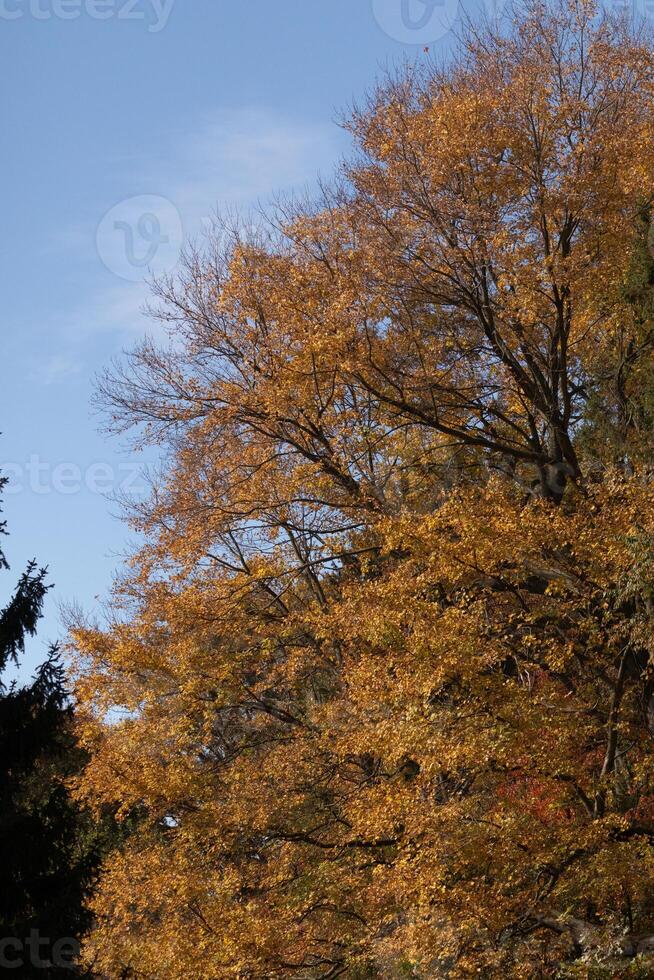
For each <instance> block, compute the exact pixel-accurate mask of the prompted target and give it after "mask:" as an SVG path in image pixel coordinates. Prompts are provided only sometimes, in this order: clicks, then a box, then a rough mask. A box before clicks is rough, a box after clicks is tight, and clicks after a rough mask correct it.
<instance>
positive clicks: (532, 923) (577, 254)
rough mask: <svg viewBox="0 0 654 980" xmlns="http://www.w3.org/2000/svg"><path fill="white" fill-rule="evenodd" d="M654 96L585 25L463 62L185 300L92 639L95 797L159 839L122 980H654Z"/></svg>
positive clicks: (381, 117)
mask: <svg viewBox="0 0 654 980" xmlns="http://www.w3.org/2000/svg"><path fill="white" fill-rule="evenodd" d="M653 73H654V52H653V50H652V48H651V46H650V44H649V42H648V41H647V39H646V38H643V37H639V36H637V35H635V34H634V33H633V32H631V31H630V29H629V27H628V25H627V23H626V22H624V21H621V20H616V19H613V18H610V17H600V16H599V15H598V13H597V11H596V10H595V8H594V7H593V6H591V5H589V4H586V3H577V4H574V3H573V4H568V3H561V4H559V5H557V6H556V7H555V8H554V9H549V8H547V9H546V8H544V7H542V6H540V5H528V6H526V7H524V8H522V9H521V10H520V11H519V12H518V14H517V16H516V18H515V19H514V21H513V22H512V23H511V24H510V25H506V27H505V28H504V29H502V30H499V31H495V30H493V29H490V28H488V29H484V30H483V31H479V32H477V31H474V30H469V31H468V33H467V35H466V36H465V38H464V39H463V40H462V42H461V46H460V51H459V54H458V56H457V57H456V58H455V59H454V60H453V61H452V62H451V63H450V64H449V65H448V66H447V67H446V68H443V69H441V68H439V67H437V66H436V65H433V64H429V65H428V66H427V67H413V68H410V69H408V70H405V71H403V72H402V73H400V74H399V75H398V76H397V77H394V78H391V79H389V80H387V81H386V82H385V83H384V84H382V85H381V86H380V87H379V88H378V90H377V91H376V92H375V93H374V94H373V95H372V97H371V98H370V100H369V102H368V103H367V105H366V106H365V107H363V108H362V109H360V110H359V111H357V112H356V113H355V114H354V115H353V117H352V118H351V120H350V122H349V126H350V129H351V132H352V135H353V139H354V142H355V145H356V148H357V149H356V152H355V154H354V155H353V157H352V159H351V160H350V161H349V162H348V163H347V164H345V165H344V167H343V171H342V174H341V175H340V177H339V179H338V180H337V181H335V182H334V185H333V186H332V187H331V188H329V189H326V190H325V192H324V194H323V196H322V198H321V200H320V201H318V202H312V203H311V202H310V203H302V204H294V205H289V206H286V207H281V208H280V209H279V210H278V211H277V213H276V214H275V215H274V216H273V217H272V218H271V219H270V221H269V223H268V224H267V225H266V226H264V227H262V229H261V230H260V232H259V233H257V234H250V235H244V234H241V233H239V232H238V230H236V231H234V232H233V233H232V234H231V235H230V236H228V237H226V236H225V235H224V234H223V235H221V236H220V237H219V238H218V239H216V241H214V242H213V243H209V245H208V247H207V249H206V250H205V251H202V252H197V253H190V254H189V255H188V256H187V258H186V263H185V268H184V271H183V273H182V274H181V276H180V277H179V278H178V279H175V280H170V281H163V282H160V283H159V284H158V286H157V295H158V300H159V302H158V303H157V304H156V309H155V310H154V311H153V312H155V314H156V315H158V316H159V317H160V318H162V319H163V320H164V322H165V323H167V325H168V326H169V328H170V332H171V344H170V347H169V348H168V349H158V348H156V347H155V346H153V345H152V344H150V343H146V344H144V345H143V346H142V347H141V348H139V349H138V350H137V351H135V353H134V354H133V355H132V357H131V358H130V360H129V363H128V364H127V365H124V366H122V367H119V368H117V369H116V371H115V372H113V374H112V375H111V376H110V377H109V378H107V380H106V381H105V384H104V386H103V391H104V396H105V397H106V399H107V400H108V403H109V405H110V407H111V421H112V423H113V425H114V426H115V427H117V428H122V427H125V428H127V427H134V426H135V427H136V428H137V431H139V432H140V435H139V438H141V439H142V440H144V441H145V442H146V443H147V442H155V443H157V444H158V445H159V446H160V447H161V449H162V455H163V456H164V467H163V470H162V473H161V474H160V476H159V477H158V478H157V479H156V480H155V482H154V486H153V491H152V494H151V497H150V499H149V500H148V502H147V504H145V505H144V506H142V507H141V508H139V509H137V510H135V511H134V512H133V513H132V515H131V519H132V521H133V523H134V525H135V526H136V527H137V528H138V529H139V530H140V531H141V532H143V534H144V536H145V544H144V546H143V548H142V549H141V550H140V552H139V553H138V554H136V555H135V556H134V559H133V561H132V563H131V564H130V567H129V568H128V569H127V570H126V572H125V574H124V576H123V579H122V580H121V582H120V584H119V585H118V586H117V588H116V590H115V594H114V597H113V606H114V609H115V615H114V618H113V620H112V621H110V622H108V623H107V624H106V625H105V626H104V627H102V628H100V627H99V626H98V627H97V628H96V627H94V628H91V627H89V626H84V625H81V624H77V625H75V624H73V626H74V628H73V641H74V646H75V650H76V655H77V696H78V698H79V701H80V706H81V714H80V723H79V728H80V736H81V738H82V739H83V742H84V745H85V747H86V750H87V751H88V752H89V753H90V759H91V761H90V763H89V765H88V767H87V769H86V771H85V773H84V775H83V777H82V779H81V780H80V783H79V790H78V791H79V793H80V794H81V796H82V797H83V798H84V799H86V800H88V801H90V802H91V803H92V804H93V805H95V806H103V805H116V804H118V805H120V806H121V807H122V808H123V810H124V812H125V813H128V812H130V811H131V810H132V809H133V808H135V807H137V808H139V809H140V811H141V812H143V813H144V814H145V816H144V818H143V820H142V822H141V823H140V826H139V832H138V833H137V834H135V835H133V836H132V837H131V838H130V840H129V842H128V844H127V846H126V847H125V848H124V849H123V851H122V852H121V854H120V855H114V856H112V857H111V859H110V860H108V861H107V862H106V865H105V867H104V871H103V874H102V877H101V882H100V887H99V889H98V893H97V896H96V899H95V902H94V911H95V915H96V927H95V929H94V930H93V931H92V933H91V934H90V936H89V938H88V942H87V946H86V955H87V957H88V958H89V960H93V961H94V962H95V963H96V965H97V967H98V968H99V969H100V970H101V972H102V975H103V976H107V977H120V976H125V975H129V976H134V977H143V978H150V977H161V976H165V977H171V978H175V977H180V978H181V977H186V976H189V975H192V976H197V977H206V978H215V977H221V978H222V977H238V978H268V977H279V978H281V977H292V976H297V977H298V978H303V980H304V978H306V980H318V978H321V980H327V978H332V977H336V976H347V977H350V978H366V977H368V978H372V977H380V978H381V977H384V978H385V977H396V976H397V977H401V976H415V977H425V978H428V977H437V976H451V977H465V976H472V975H482V976H484V977H489V978H490V977H498V978H499V977H505V976H515V977H525V978H526V977H547V976H557V975H558V976H591V975H592V976H606V977H615V976H621V975H624V976H637V975H638V972H637V971H638V970H641V975H643V976H647V975H651V971H652V969H654V967H652V962H651V959H648V956H649V953H650V951H651V950H652V949H654V899H653V898H652V895H653V894H654V891H653V888H652V885H653V883H654V851H653V850H652V842H653V839H654V786H653V785H652V762H653V761H654V746H653V744H652V733H653V731H654V727H653V721H652V719H653V717H654V701H653V694H654V677H653V675H652V670H651V655H652V641H651V626H652V596H653V594H654V571H653V569H654V564H653V562H654V550H653V542H654V516H653V515H654V509H653V504H654V488H653V487H652V484H651V476H650V467H651V460H650V447H651V440H652V425H651V418H652V396H651V391H652V378H653V377H654V373H653V370H652V368H653V364H652V345H653V342H654V333H653V330H654V320H653V319H652V309H653V297H654V294H653V292H652V289H653V283H654V275H653V273H652V269H653V260H652V252H651V247H652V241H651V235H650V214H651V210H650V209H651V202H652V200H653V192H654V178H653V176H652V175H653V174H654V169H653V166H652V164H653V159H652V157H653V156H654V109H653V104H652V85H653V82H654V74H653ZM648 971H650V972H649V973H648Z"/></svg>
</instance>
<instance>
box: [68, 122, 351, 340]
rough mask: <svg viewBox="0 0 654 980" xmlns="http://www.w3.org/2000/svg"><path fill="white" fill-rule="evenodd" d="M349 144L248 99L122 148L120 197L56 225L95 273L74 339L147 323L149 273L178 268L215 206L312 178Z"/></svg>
mask: <svg viewBox="0 0 654 980" xmlns="http://www.w3.org/2000/svg"><path fill="white" fill-rule="evenodd" d="M342 145H343V136H342V134H341V133H340V131H339V130H338V129H337V127H336V126H334V125H331V124H323V123H307V122H298V121H294V120H290V119H285V118H280V117H279V116H276V115H274V114H271V113H269V112H266V111H264V110H263V109H258V108H243V109H239V110H236V109H233V110H222V111H220V112H216V113H214V114H213V115H211V116H206V117H204V118H202V119H200V120H199V121H196V125H195V126H193V127H188V128H187V129H186V130H185V131H180V132H178V133H177V134H176V135H175V136H174V137H171V138H170V139H169V142H168V143H167V144H164V145H163V146H160V147H159V148H158V149H157V150H156V151H155V152H153V153H152V154H151V155H149V156H144V155H143V154H142V153H140V154H138V155H136V156H135V157H133V158H132V159H126V158H124V157H123V158H121V159H120V160H119V161H117V162H116V167H115V168H114V182H113V183H114V186H115V188H116V191H117V193H116V196H115V197H114V198H113V200H112V199H107V200H106V201H105V202H104V208H102V207H100V208H99V209H98V211H99V213H98V214H97V215H95V216H94V218H93V219H89V220H86V221H84V222H81V223H77V224H75V225H71V226H69V227H68V228H65V229H63V230H61V231H60V232H59V233H58V234H57V237H56V247H57V248H58V249H63V250H66V251H67V252H69V253H71V254H72V255H74V256H75V261H78V262H80V263H83V264H84V268H85V270H86V272H87V280H88V281H92V282H93V283H94V286H93V289H92V291H91V293H90V295H88V296H87V297H86V298H85V299H84V301H83V303H81V304H80V306H79V308H77V309H75V310H70V311H69V312H68V313H67V315H66V316H65V317H64V318H63V319H64V323H60V326H61V327H63V328H64V331H65V333H67V334H68V336H69V338H71V339H72V337H77V338H80V339H82V338H83V337H84V336H87V337H88V334H89V332H95V331H102V332H105V331H108V330H109V331H116V332H118V333H121V334H122V333H124V332H125V331H128V330H130V329H136V330H137V331H143V330H144V327H145V324H144V320H143V317H142V316H141V315H140V311H141V309H142V307H143V305H144V302H145V301H146V299H147V296H148V286H147V280H148V279H149V277H150V275H151V274H152V272H154V273H157V272H161V271H171V270H172V269H173V268H174V266H175V264H176V261H177V258H178V255H179V250H180V247H181V245H182V244H183V242H184V241H188V240H189V239H195V240H197V239H198V238H201V236H202V234H203V232H204V231H206V229H207V228H208V227H209V226H210V224H211V221H212V219H213V217H214V216H215V214H216V213H217V212H218V213H220V212H224V211H234V210H236V211H241V212H244V213H246V212H247V211H248V210H249V209H251V208H253V207H255V206H257V205H259V204H265V203H266V202H268V201H269V200H270V199H271V198H272V197H273V196H274V195H276V194H277V193H280V192H281V193H287V192H291V191H301V190H304V189H305V188H307V187H310V186H311V185H312V184H313V183H314V182H315V179H316V177H317V175H318V173H319V172H320V171H321V170H325V169H329V168H331V167H332V166H333V163H334V161H335V159H336V158H337V157H338V155H339V152H340V151H341V149H342ZM58 319H59V318H58Z"/></svg>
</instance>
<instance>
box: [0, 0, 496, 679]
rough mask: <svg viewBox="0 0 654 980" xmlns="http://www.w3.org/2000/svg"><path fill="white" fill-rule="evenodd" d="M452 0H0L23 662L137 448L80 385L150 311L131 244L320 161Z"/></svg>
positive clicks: (11, 429) (56, 629)
mask: <svg viewBox="0 0 654 980" xmlns="http://www.w3.org/2000/svg"><path fill="white" fill-rule="evenodd" d="M493 2H494V0H487V6H486V9H487V10H491V11H492V4H493ZM456 4H457V0H439V2H434V0H277V2H276V3H275V2H272V0H0V65H1V66H2V67H1V69H0V71H1V73H2V83H3V84H2V96H1V101H0V114H1V124H2V132H3V136H4V139H3V144H4V147H3V153H2V156H1V158H0V187H2V190H3V194H2V199H3V207H2V236H1V239H0V248H1V261H0V289H1V296H2V339H3V345H2V346H3V357H2V360H1V361H0V364H1V368H0V371H1V385H0V393H1V398H2V406H1V411H0V429H1V430H2V432H3V435H2V437H1V439H0V467H1V468H2V469H3V470H4V471H5V473H6V474H7V475H8V476H9V478H10V481H11V484H10V492H9V493H8V494H6V496H5V501H4V511H5V517H6V518H7V520H8V522H9V528H10V532H11V537H10V538H9V540H8V541H7V543H6V551H7V555H8V558H9V560H10V561H11V564H12V573H11V577H10V576H9V575H7V574H4V575H3V576H2V577H1V578H0V583H1V584H0V599H4V598H6V597H7V596H8V593H9V590H10V588H11V586H12V583H13V581H14V580H15V578H16V576H17V574H18V573H19V571H20V570H21V567H22V566H23V565H24V563H25V561H26V560H27V559H28V558H30V557H32V556H35V557H36V558H37V559H38V560H39V561H40V562H42V563H47V564H48V565H49V567H50V571H51V578H52V580H53V582H54V583H55V585H56V588H55V590H54V591H53V592H52V594H51V596H50V598H49V601H48V604H47V610H46V617H45V621H44V624H43V628H42V629H41V632H40V637H39V639H38V640H37V641H36V642H35V643H34V644H33V645H32V647H31V650H30V657H29V660H28V666H32V665H33V664H34V663H35V662H36V660H38V659H39V658H40V657H41V656H42V655H43V652H44V648H45V643H46V642H47V641H48V640H50V639H55V638H56V637H57V636H58V635H60V633H61V626H60V622H59V611H58V603H59V602H64V603H69V602H73V601H74V602H78V603H80V604H81V605H82V606H83V607H84V608H85V609H87V610H88V611H89V612H93V610H94V608H97V604H98V599H97V597H102V596H105V595H106V594H107V590H108V586H109V584H110V581H111V577H112V573H113V572H114V570H115V569H116V568H117V567H118V565H119V563H120V555H121V553H123V552H124V551H125V548H126V545H127V542H128V532H127V530H126V529H125V527H124V526H123V525H122V524H121V523H120V522H119V521H118V520H117V519H116V517H115V516H114V512H115V507H114V506H113V505H111V504H110V503H109V502H108V501H107V499H106V497H105V495H104V493H103V492H102V491H104V490H106V489H107V488H108V487H109V486H110V485H116V484H117V483H124V482H125V481H130V480H132V479H133V471H134V467H135V465H138V463H139V462H140V461H139V460H135V459H134V458H133V457H131V456H130V455H129V454H124V453H122V452H121V446H120V444H119V443H117V442H115V441H108V440H107V439H106V438H105V437H103V436H101V435H99V434H98V431H97V425H98V423H97V419H95V418H93V416H92V414H91V409H90V399H91V395H92V391H93V385H94V381H93V379H94V375H95V374H96V372H97V371H99V370H101V369H102V367H103V366H104V365H106V364H107V362H108V361H109V360H110V358H111V357H113V356H115V355H117V354H119V353H120V352H121V350H123V349H125V348H128V347H130V346H131V345H132V344H133V343H134V342H135V341H136V340H137V339H138V338H139V337H140V336H142V335H143V334H144V333H145V332H146V331H147V330H148V323H147V321H146V320H145V319H144V317H143V316H142V315H141V314H140V312H139V311H140V307H141V306H142V303H143V302H144V300H145V299H146V298H147V289H146V287H145V286H144V282H143V280H144V279H145V278H146V275H147V269H146V267H145V264H144V263H145V262H146V261H147V260H148V259H150V258H151V259H152V266H153V267H154V268H155V270H156V269H164V268H167V269H170V268H171V267H172V266H174V263H175V259H176V254H177V249H178V247H179V244H180V243H181V241H182V239H183V238H184V236H189V235H190V236H193V237H195V236H197V235H198V234H199V233H200V232H201V230H202V227H203V222H204V220H206V218H207V217H208V216H210V215H211V214H212V212H214V211H215V209H216V208H218V209H224V208H228V207H230V208H231V207H235V206H236V207H241V208H247V206H248V205H251V204H252V203H254V202H256V201H265V200H266V198H267V197H269V196H270V195H271V194H272V193H274V192H275V191H279V190H290V189H292V188H304V187H305V186H307V185H308V186H311V184H312V183H313V182H314V181H315V178H316V175H317V174H318V173H322V174H323V175H325V176H328V175H329V174H330V172H331V171H332V169H333V166H334V164H335V163H336V161H337V160H338V158H339V157H340V156H341V155H342V154H343V153H344V152H347V139H346V137H345V136H344V134H343V133H342V132H341V131H340V129H339V128H338V126H337V125H336V122H335V120H336V119H337V118H338V116H339V114H340V112H341V110H343V109H346V108H347V106H348V105H349V104H351V102H352V100H353V99H355V98H357V97H360V96H362V95H363V94H364V92H365V90H366V89H367V88H369V87H370V85H371V84H372V83H373V81H374V79H375V77H376V76H378V75H379V74H380V72H381V71H382V70H383V68H384V66H386V65H389V64H393V63H396V62H398V61H400V60H401V59H402V58H405V57H409V58H414V57H424V54H423V47H424V46H425V45H426V44H428V45H430V47H431V50H432V51H433V52H435V53H436V54H438V52H439V51H441V50H445V51H446V50H447V49H448V46H449V44H450V42H451V36H450V34H449V33H448V27H449V26H451V24H452V23H453V22H454V20H455V18H456V16H457V5H456ZM467 9H468V10H470V8H469V7H468V8H467Z"/></svg>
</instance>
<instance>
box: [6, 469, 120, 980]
mask: <svg viewBox="0 0 654 980" xmlns="http://www.w3.org/2000/svg"><path fill="white" fill-rule="evenodd" d="M4 483H5V481H4V480H2V479H0V491H1V489H2V486H4ZM0 533H2V534H5V533H6V528H5V523H4V522H3V523H1V524H0ZM8 567H9V566H8V564H7V561H6V560H5V557H4V554H3V552H2V551H1V550H0V569H1V570H7V569H8ZM48 589H49V585H48V584H47V582H46V569H44V568H39V567H38V566H37V565H36V564H35V563H34V562H32V563H30V564H29V565H28V567H27V569H26V571H25V572H24V573H23V575H22V576H21V578H20V580H19V582H18V585H17V587H16V588H15V591H14V593H13V595H12V597H11V599H10V601H9V602H8V604H7V605H6V607H5V608H4V609H3V610H2V612H0V969H3V970H4V969H9V970H13V971H14V975H16V976H20V977H36V976H38V977H52V978H58V977H71V975H75V973H76V972H77V973H78V975H79V971H77V970H76V968H75V967H74V966H72V963H71V961H72V960H74V950H75V945H76V941H77V937H79V936H80V935H81V934H82V933H83V931H84V930H85V928H86V926H87V924H88V922H87V913H86V912H85V908H84V903H85V896H86V894H87V892H88V890H89V887H90V885H91V883H92V879H93V875H94V872H95V869H96V867H97V864H98V860H99V856H100V853H101V852H102V850H103V833H104V829H103V828H102V827H100V828H99V827H98V826H97V824H95V823H94V822H92V821H91V818H90V817H89V815H88V814H85V813H83V812H81V811H80V810H79V809H78V807H77V806H76V805H75V803H74V802H73V801H72V800H71V798H70V796H69V793H68V790H67V788H66V778H67V777H68V776H70V775H72V774H73V773H74V772H76V771H79V769H80V767H81V766H82V765H83V761H84V760H83V757H82V754H81V752H80V750H79V749H78V747H77V746H76V744H75V740H74V736H73V733H72V720H73V719H72V707H71V704H70V701H69V698H68V695H67V691H66V687H65V679H64V673H63V667H62V664H61V662H60V657H59V653H58V651H57V649H56V647H53V648H51V650H50V652H49V655H48V657H47V659H46V660H45V662H44V663H43V664H42V665H41V666H40V667H39V668H38V670H37V671H36V674H35V676H34V677H33V679H32V681H31V683H27V684H18V683H17V682H15V681H14V682H12V683H11V684H9V685H7V684H6V683H5V682H4V681H3V680H2V677H3V675H4V676H6V670H7V668H9V667H10V666H11V665H12V664H14V665H18V664H19V663H20V659H21V657H22V655H23V654H24V652H25V643H26V640H27V639H28V638H29V637H32V636H34V634H35V632H36V627H37V623H38V620H39V619H40V617H41V614H42V608H43V602H44V599H45V596H46V594H47V592H48ZM19 964H20V965H19Z"/></svg>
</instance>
